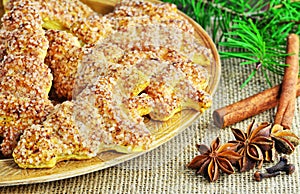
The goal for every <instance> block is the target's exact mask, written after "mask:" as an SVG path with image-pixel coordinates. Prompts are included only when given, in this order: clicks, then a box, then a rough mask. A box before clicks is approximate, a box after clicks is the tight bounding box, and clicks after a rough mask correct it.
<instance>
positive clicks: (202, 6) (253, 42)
mask: <svg viewBox="0 0 300 194" xmlns="http://www.w3.org/2000/svg"><path fill="white" fill-rule="evenodd" d="M164 1H165V2H170V3H174V4H176V5H177V6H178V7H179V9H181V10H182V11H183V12H185V13H186V14H187V15H189V16H190V17H192V18H193V19H194V20H195V21H196V22H198V23H199V24H200V25H201V26H202V27H203V28H204V29H205V30H206V31H208V32H209V33H210V34H211V35H212V39H213V41H214V42H215V43H216V44H217V46H218V47H219V48H220V46H222V49H221V48H220V49H219V50H224V51H221V52H220V56H221V57H222V58H231V57H234V58H241V59H243V62H241V63H240V65H253V71H252V72H251V74H250V75H249V76H248V78H246V80H245V82H244V83H243V84H242V86H241V87H245V86H246V85H247V83H249V81H250V80H251V79H252V78H253V77H254V76H255V74H256V72H257V71H262V73H263V75H264V76H265V78H266V82H267V83H268V84H269V85H271V81H270V79H269V78H268V71H269V72H272V73H276V74H279V75H283V73H284V67H286V64H285V63H284V61H285V57H286V56H287V54H286V38H287V36H288V34H290V33H295V34H298V35H299V34H300V25H299V24H300V0H270V1H265V0H214V1H209V0H164ZM233 50H234V51H233ZM299 75H300V72H299Z"/></svg>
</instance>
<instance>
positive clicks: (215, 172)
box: [188, 138, 242, 182]
mask: <svg viewBox="0 0 300 194" xmlns="http://www.w3.org/2000/svg"><path fill="white" fill-rule="evenodd" d="M236 147H237V145H236V144H233V143H226V144H223V145H220V139H219V138H216V139H215V140H214V141H212V143H211V145H210V147H208V146H206V145H203V144H200V145H197V148H198V150H199V152H200V155H198V156H196V157H195V158H194V159H193V160H192V161H191V162H190V163H189V164H188V167H189V168H192V169H197V172H196V173H197V174H201V175H203V176H205V177H206V178H207V179H208V180H209V181H210V182H214V181H216V180H217V179H218V177H219V174H220V171H221V172H224V173H226V174H232V173H234V168H233V165H232V163H235V162H236V161H238V160H240V159H241V157H242V156H241V155H240V154H238V153H236V152H235V151H234V150H236Z"/></svg>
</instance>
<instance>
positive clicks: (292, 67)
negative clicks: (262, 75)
mask: <svg viewBox="0 0 300 194" xmlns="http://www.w3.org/2000/svg"><path fill="white" fill-rule="evenodd" d="M287 53H289V54H291V55H290V56H287V57H286V64H288V65H289V66H288V67H286V68H285V71H284V76H283V81H282V89H281V95H280V100H279V104H278V108H277V113H276V116H275V122H274V123H275V124H279V125H282V126H283V127H284V128H286V129H291V127H292V122H293V118H294V112H295V100H296V93H297V91H296V90H297V89H296V86H297V80H298V72H299V57H298V56H299V37H298V35H296V34H290V35H289V36H288V40H287Z"/></svg>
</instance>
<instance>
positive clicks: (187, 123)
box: [0, 0, 221, 187]
mask: <svg viewBox="0 0 300 194" xmlns="http://www.w3.org/2000/svg"><path fill="white" fill-rule="evenodd" d="M87 1H99V2H101V1H103V0H87ZM147 1H150V2H154V3H162V2H161V1H157V0H147ZM83 2H85V1H83ZM105 2H108V1H105ZM110 2H114V3H116V2H117V1H114V0H113V1H110ZM179 13H180V14H181V15H182V16H183V17H184V18H185V19H187V20H188V21H189V22H190V23H191V24H192V25H193V26H194V28H195V30H197V31H199V32H200V33H199V34H198V35H201V39H202V41H204V42H205V45H206V46H207V45H209V46H210V50H211V52H212V55H213V58H214V60H215V64H214V65H215V67H214V68H215V70H216V72H214V73H215V74H216V75H217V76H214V80H213V83H214V87H213V88H212V90H211V91H210V92H211V95H214V94H215V92H216V90H217V88H218V85H219V82H220V78H221V60H220V56H219V53H218V51H217V48H216V45H215V44H214V42H213V41H212V39H211V37H210V36H209V35H208V33H207V32H206V31H205V30H204V29H203V28H202V27H201V26H200V25H199V24H198V23H197V22H195V21H194V20H193V19H192V18H190V17H189V16H187V15H186V14H184V13H183V12H181V11H180V10H179ZM210 81H211V80H210ZM184 111H191V110H184ZM193 112H194V114H192V116H191V117H190V119H189V120H187V121H185V122H184V123H181V125H180V127H178V128H177V129H176V130H173V131H172V134H168V135H166V136H164V137H165V138H163V139H159V140H160V142H161V141H164V140H165V139H167V141H165V142H163V143H157V142H156V141H155V143H156V144H155V145H154V146H152V144H153V143H152V144H151V146H150V149H148V150H146V151H143V152H138V153H131V154H122V156H118V157H116V158H114V159H112V160H108V161H104V162H100V163H101V165H99V163H97V164H93V165H91V166H86V167H82V168H80V170H78V169H77V171H76V172H75V173H74V170H73V171H70V172H73V173H68V174H67V175H65V174H64V175H63V174H59V175H60V176H57V177H53V174H46V175H43V176H38V177H32V178H26V179H15V180H7V181H5V180H4V181H1V179H2V178H1V179H0V187H3V186H13V185H26V184H33V183H45V182H52V181H57V180H62V179H67V178H72V177H77V176H81V175H84V174H88V173H92V172H95V171H99V170H103V169H106V168H109V167H112V166H115V165H118V164H120V163H122V162H125V161H128V160H131V159H133V158H136V157H138V156H141V155H143V154H145V153H148V152H150V151H152V150H154V149H156V148H158V147H159V146H161V145H163V144H165V143H167V142H169V140H171V139H172V138H174V137H175V136H177V135H178V134H179V133H181V132H183V131H184V130H185V129H186V128H188V127H190V126H191V125H192V124H193V123H194V121H195V120H196V119H198V118H199V117H200V115H201V114H200V113H199V112H196V111H193ZM82 161H83V160H78V161H75V160H73V161H71V162H76V163H80V162H82ZM84 161H88V160H84ZM112 161H113V162H112ZM5 162H13V159H12V158H11V159H1V160H0V164H4V163H5ZM20 170H24V169H20ZM0 174H1V173H0ZM1 177H2V176H1Z"/></svg>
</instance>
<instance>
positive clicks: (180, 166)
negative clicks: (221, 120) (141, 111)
mask: <svg viewBox="0 0 300 194" xmlns="http://www.w3.org/2000/svg"><path fill="white" fill-rule="evenodd" d="M251 68H253V67H250V66H249V67H247V66H243V67H241V66H239V60H237V59H232V60H222V76H221V82H220V84H219V87H218V90H217V92H216V94H215V95H214V104H213V106H212V108H211V109H209V110H207V111H206V112H205V113H204V114H203V115H202V116H201V117H200V118H199V119H198V120H197V121H196V122H194V123H193V124H192V126H190V127H189V128H187V129H186V130H185V131H183V132H182V133H181V134H179V135H177V136H176V137H175V138H173V139H172V140H170V141H169V142H168V143H166V144H164V145H162V146H160V147H159V148H157V149H155V150H153V151H151V152H149V153H146V154H144V155H142V156H140V157H138V158H136V159H133V160H130V161H128V162H125V163H123V164H120V165H118V166H114V167H111V168H108V169H105V170H101V171H97V172H93V173H90V174H86V175H83V176H78V177H74V178H69V179H65V180H59V181H54V182H48V183H40V184H32V185H22V186H11V187H2V188H0V193H22V194H25V193H256V194H258V193H274V194H275V193H289V194H296V193H300V157H299V156H300V148H299V147H298V148H297V149H296V151H295V152H294V153H293V154H292V155H290V156H288V159H289V161H290V163H293V164H295V165H296V171H295V173H293V174H292V175H284V174H283V175H280V176H277V177H274V178H269V179H265V180H263V181H262V182H255V181H254V180H253V173H254V172H255V171H256V169H254V170H251V171H250V172H245V173H235V174H232V175H229V176H228V175H226V174H222V175H221V176H220V178H219V179H218V181H217V182H215V183H209V182H208V181H207V180H206V179H205V178H203V177H202V176H196V175H195V171H193V170H190V169H187V168H186V164H187V163H188V162H189V161H190V160H191V159H192V158H193V157H194V156H195V155H196V154H197V150H196V149H195V145H196V144H197V143H205V144H210V142H211V141H212V140H213V139H214V138H216V137H217V136H219V137H220V139H221V142H222V143H224V142H226V141H228V140H232V139H234V137H233V135H232V134H231V131H230V128H226V129H222V130H220V129H218V128H217V127H215V126H214V124H213V122H212V111H213V110H214V109H216V108H219V107H222V106H224V105H227V104H230V103H233V102H236V101H238V100H240V99H243V98H245V97H248V96H250V95H253V94H255V93H258V92H260V91H262V90H264V89H266V88H268V85H267V84H266V82H265V80H264V77H263V76H262V75H261V74H259V73H258V75H257V76H256V77H255V78H254V79H253V80H252V81H251V82H250V83H249V84H248V86H247V87H245V88H244V89H240V85H241V84H242V83H243V81H244V80H245V78H246V77H247V75H249V73H250V72H251ZM270 78H271V81H272V83H273V84H274V85H275V84H277V83H280V82H281V77H280V76H276V75H274V74H270ZM262 100H263V99H262ZM275 112H276V109H271V110H269V111H266V112H264V113H261V114H259V115H257V116H255V117H253V118H250V119H248V120H245V121H242V122H240V123H237V124H235V125H233V127H237V128H242V129H245V128H246V127H247V125H248V124H249V123H250V122H251V121H252V120H253V119H255V120H256V121H270V122H272V121H273V120H274V116H275ZM293 130H294V131H295V133H296V134H297V135H298V136H299V135H300V98H298V99H297V103H296V111H295V119H294V123H293ZM271 165H273V164H264V166H263V169H264V168H266V167H268V166H271Z"/></svg>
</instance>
